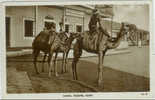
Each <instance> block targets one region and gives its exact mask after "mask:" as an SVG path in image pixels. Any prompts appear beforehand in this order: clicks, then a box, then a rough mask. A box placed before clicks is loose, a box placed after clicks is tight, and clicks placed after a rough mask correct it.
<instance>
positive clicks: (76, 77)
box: [74, 61, 78, 80]
mask: <svg viewBox="0 0 155 100" xmlns="http://www.w3.org/2000/svg"><path fill="white" fill-rule="evenodd" d="M77 62H78V61H77ZM77 62H76V64H75V67H74V68H75V69H74V70H75V79H76V80H78V76H77V70H76V69H77V68H76V65H77Z"/></svg>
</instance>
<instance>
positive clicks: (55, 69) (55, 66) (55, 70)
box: [54, 52, 58, 76]
mask: <svg viewBox="0 0 155 100" xmlns="http://www.w3.org/2000/svg"><path fill="white" fill-rule="evenodd" d="M57 55H58V53H57V52H56V53H55V58H54V73H55V76H58V71H57Z"/></svg>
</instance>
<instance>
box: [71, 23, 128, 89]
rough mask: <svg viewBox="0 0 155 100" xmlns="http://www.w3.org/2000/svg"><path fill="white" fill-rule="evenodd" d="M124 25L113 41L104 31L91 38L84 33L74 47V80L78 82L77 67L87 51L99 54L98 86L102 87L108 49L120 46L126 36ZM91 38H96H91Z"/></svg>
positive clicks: (99, 31) (87, 33)
mask: <svg viewBox="0 0 155 100" xmlns="http://www.w3.org/2000/svg"><path fill="white" fill-rule="evenodd" d="M124 26H125V25H124V23H122V24H121V29H120V32H118V34H117V38H116V39H115V40H114V41H112V40H109V38H108V36H107V35H106V34H107V33H104V32H106V31H102V30H100V29H98V30H97V31H98V33H96V34H95V35H93V36H91V35H89V32H84V33H83V34H82V35H81V37H79V38H78V39H77V41H76V43H75V45H74V52H73V56H74V58H73V62H72V71H73V79H75V80H77V79H78V77H77V69H76V65H77V62H78V61H79V58H80V56H81V55H82V50H85V51H87V52H90V53H95V54H98V61H99V62H98V85H99V86H103V85H102V82H103V81H102V78H103V77H102V76H103V60H104V56H105V53H106V51H107V50H108V49H114V48H116V47H118V46H119V44H120V41H121V39H122V37H123V36H124V33H125V32H126V31H125V27H124ZM90 37H94V38H91V39H90Z"/></svg>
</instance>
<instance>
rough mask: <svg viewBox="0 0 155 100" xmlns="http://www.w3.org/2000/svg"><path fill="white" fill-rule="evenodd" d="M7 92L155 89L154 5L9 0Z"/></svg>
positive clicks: (38, 92) (107, 91)
mask: <svg viewBox="0 0 155 100" xmlns="http://www.w3.org/2000/svg"><path fill="white" fill-rule="evenodd" d="M4 9H5V47H6V49H5V51H6V55H5V56H6V66H3V67H5V69H6V72H5V73H6V84H5V85H6V94H18V95H19V94H40V93H44V94H46V93H50V94H52V93H64V94H63V96H62V97H63V98H65V97H91V96H92V94H88V95H85V94H79V95H78V94H74V95H71V94H65V93H96V94H97V93H126V92H130V93H135V92H136V93H137V92H138V93H141V94H139V95H144V96H147V95H149V92H150V91H151V89H150V35H151V30H150V25H151V23H150V20H151V19H150V9H151V8H150V4H149V3H139V4H135V3H129V4H128V3H125V4H115V3H111V4H109V3H107V4H106V3H103V4H102V3H96V4H93V3H92V4H89V3H88V4H86V3H84V4H82V3H78V4H65V3H64V4H55V5H54V4H51V5H50V4H47V5H46V4H45V5H43V4H42V5H39V4H36V5H7V6H5V7H4Z"/></svg>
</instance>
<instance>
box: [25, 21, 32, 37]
mask: <svg viewBox="0 0 155 100" xmlns="http://www.w3.org/2000/svg"><path fill="white" fill-rule="evenodd" d="M24 28H25V33H24V34H25V37H32V36H33V33H34V21H33V20H24Z"/></svg>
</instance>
